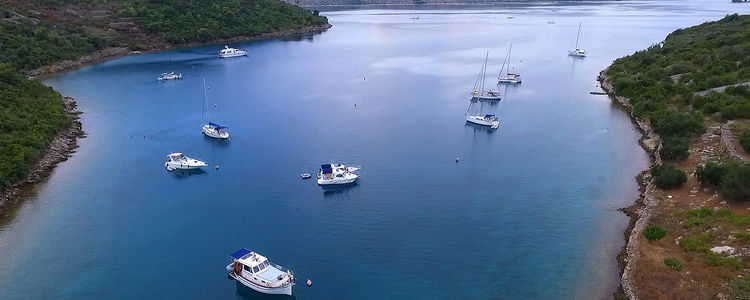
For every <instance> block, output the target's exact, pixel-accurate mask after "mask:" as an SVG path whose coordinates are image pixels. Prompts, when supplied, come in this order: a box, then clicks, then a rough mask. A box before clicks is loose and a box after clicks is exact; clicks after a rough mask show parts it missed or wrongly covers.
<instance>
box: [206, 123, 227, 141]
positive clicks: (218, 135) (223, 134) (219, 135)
mask: <svg viewBox="0 0 750 300" xmlns="http://www.w3.org/2000/svg"><path fill="white" fill-rule="evenodd" d="M202 131H203V134H205V135H206V136H208V137H212V138H215V139H228V138H229V132H227V131H219V130H215V129H213V128H211V126H209V125H203V128H202Z"/></svg>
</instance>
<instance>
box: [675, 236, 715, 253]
mask: <svg viewBox="0 0 750 300" xmlns="http://www.w3.org/2000/svg"><path fill="white" fill-rule="evenodd" d="M715 237H716V236H715V234H714V233H712V232H707V233H703V234H700V235H698V236H695V237H683V238H681V239H680V246H681V247H682V248H683V249H685V250H688V251H696V252H706V251H709V249H711V242H712V241H713V240H714V238H715Z"/></svg>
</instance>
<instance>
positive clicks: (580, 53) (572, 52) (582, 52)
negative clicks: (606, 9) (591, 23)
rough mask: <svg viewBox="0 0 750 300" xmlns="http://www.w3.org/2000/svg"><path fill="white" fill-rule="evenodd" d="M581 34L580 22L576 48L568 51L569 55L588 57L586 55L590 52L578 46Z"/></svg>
mask: <svg viewBox="0 0 750 300" xmlns="http://www.w3.org/2000/svg"><path fill="white" fill-rule="evenodd" d="M580 36H581V23H578V34H577V35H576V48H575V49H573V50H570V51H568V55H570V56H576V57H586V55H588V53H586V50H583V49H581V48H578V38H579V37H580Z"/></svg>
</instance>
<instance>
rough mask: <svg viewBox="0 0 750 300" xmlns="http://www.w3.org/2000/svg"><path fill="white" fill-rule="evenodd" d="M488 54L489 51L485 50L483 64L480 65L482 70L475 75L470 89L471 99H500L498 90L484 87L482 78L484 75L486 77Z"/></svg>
mask: <svg viewBox="0 0 750 300" xmlns="http://www.w3.org/2000/svg"><path fill="white" fill-rule="evenodd" d="M489 55H490V52H489V51H487V53H486V54H485V56H484V65H483V66H482V70H481V71H480V72H479V76H478V77H477V80H476V81H475V82H474V88H473V89H471V99H478V100H500V93H499V92H497V91H493V90H485V89H484V79H485V77H487V57H488V56H489Z"/></svg>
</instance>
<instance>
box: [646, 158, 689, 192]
mask: <svg viewBox="0 0 750 300" xmlns="http://www.w3.org/2000/svg"><path fill="white" fill-rule="evenodd" d="M651 175H652V176H654V178H655V179H656V185H657V186H658V187H660V188H663V189H669V188H675V187H679V186H681V185H682V184H683V183H685V182H686V181H687V175H685V172H683V171H682V170H680V169H677V168H676V167H675V166H674V165H671V164H662V165H654V166H653V167H651Z"/></svg>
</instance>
